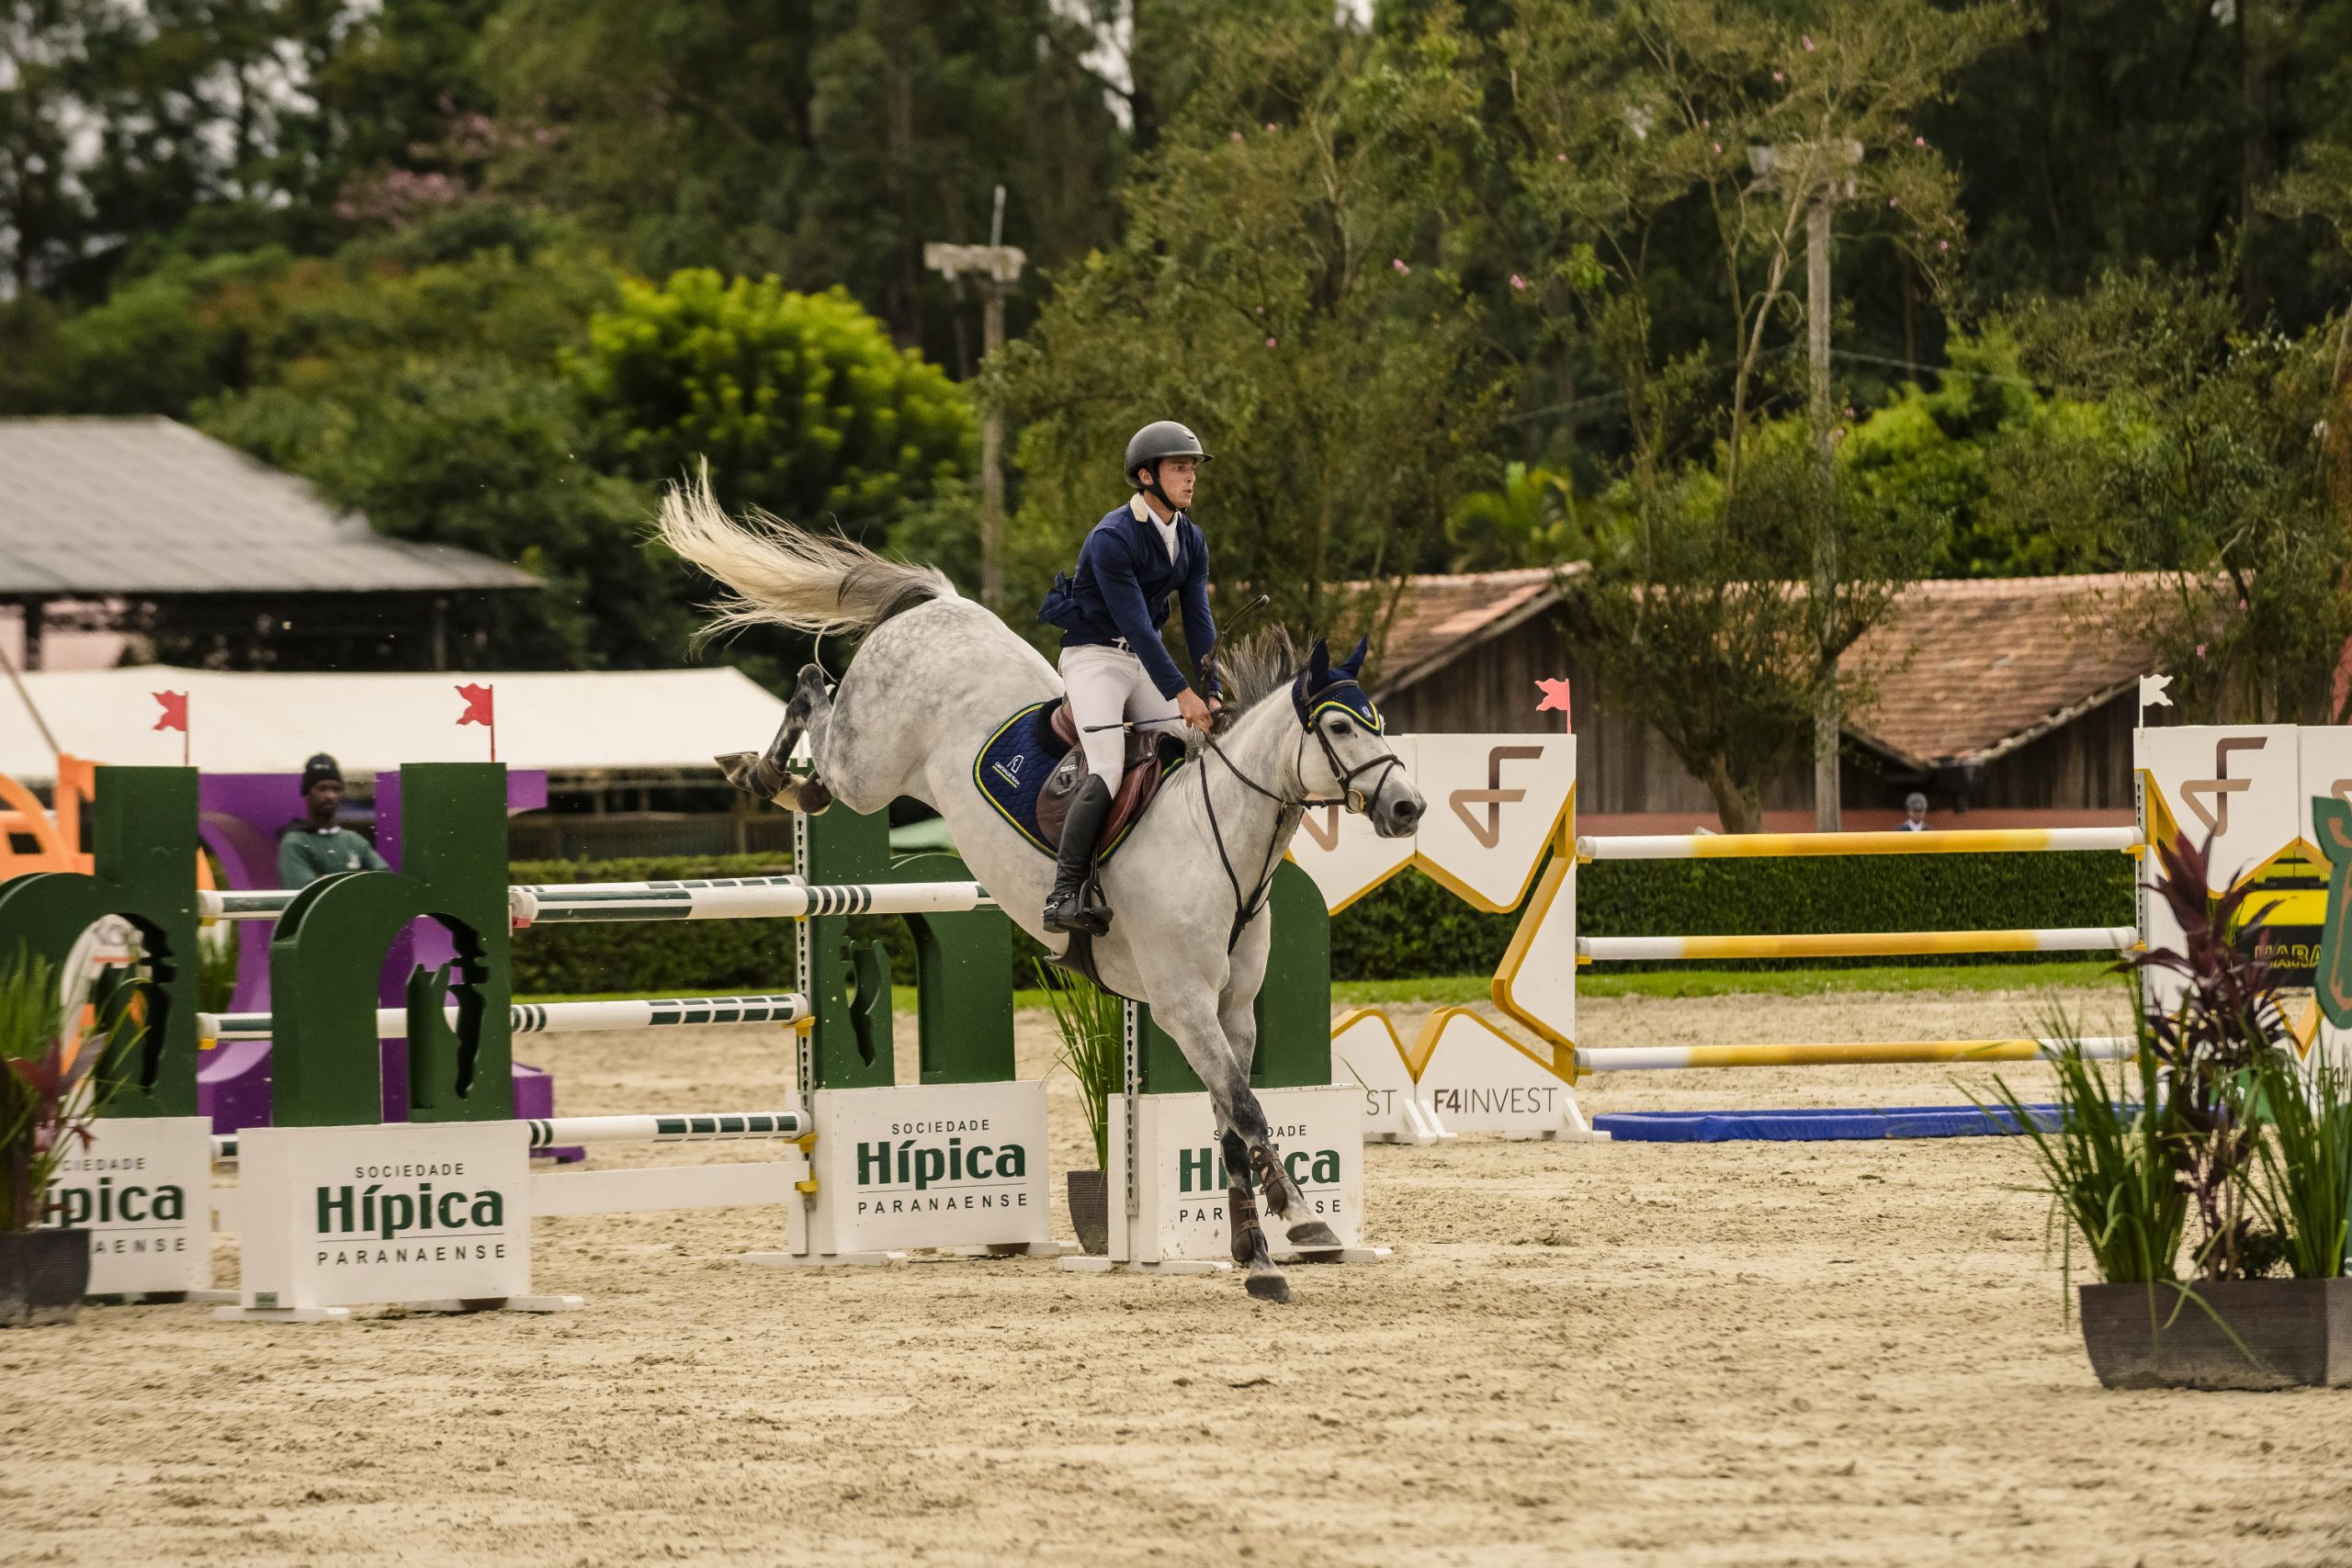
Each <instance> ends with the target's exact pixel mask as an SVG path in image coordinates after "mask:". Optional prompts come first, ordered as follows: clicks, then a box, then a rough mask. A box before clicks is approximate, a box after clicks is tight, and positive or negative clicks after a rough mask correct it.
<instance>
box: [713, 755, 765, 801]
mask: <svg viewBox="0 0 2352 1568" xmlns="http://www.w3.org/2000/svg"><path fill="white" fill-rule="evenodd" d="M712 761H716V762H717V763H718V771H719V772H720V773H724V774H726V775H727V782H728V783H729V784H733V785H734V786H735V787H736V788H737V789H740V790H741V791H742V792H743V793H744V794H745V795H757V796H758V797H759V798H760V799H762V800H765V799H766V798H767V793H766V792H764V791H763V790H761V789H760V788H759V787H758V785H757V784H755V783H754V782H753V780H752V774H753V773H754V772H755V771H756V770H757V769H758V767H759V765H760V753H759V752H757V751H729V752H728V753H726V754H725V755H724V756H720V757H715V758H713V759H712Z"/></svg>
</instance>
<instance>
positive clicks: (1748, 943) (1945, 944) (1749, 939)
mask: <svg viewBox="0 0 2352 1568" xmlns="http://www.w3.org/2000/svg"><path fill="white" fill-rule="evenodd" d="M1914 836H1915V837H1916V835H1914ZM2139 943H2140V933H2139V932H2138V931H2134V930H2132V929H2131V927H2130V926H2059V927H2052V928H2048V929H2043V930H2019V931H1838V932H1820V933H1815V934H1813V935H1804V936H1794V935H1770V936H1588V937H1578V938H1577V957H1578V958H1580V959H1583V960H1585V961H1587V962H1589V963H1593V964H1624V963H1630V962H1634V961H1636V960H1656V959H1677V958H1682V959H1689V958H1909V957H1916V956H1919V955H1922V954H1929V953H2117V952H2128V951H2130V950H2131V949H2132V948H2134V947H2137V946H2138V945H2139Z"/></svg>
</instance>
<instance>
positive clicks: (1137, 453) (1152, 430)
mask: <svg viewBox="0 0 2352 1568" xmlns="http://www.w3.org/2000/svg"><path fill="white" fill-rule="evenodd" d="M1162 457H1198V458H1199V459H1200V460H1201V461H1202V462H1204V463H1205V462H1207V461H1209V455H1208V454H1207V453H1206V452H1204V451H1203V450H1201V438H1200V437H1199V436H1197V435H1195V434H1193V433H1192V431H1190V430H1189V429H1187V428H1185V427H1184V426H1183V425H1181V424H1179V423H1176V422H1175V421H1174V420H1172V419H1156V420H1153V421H1152V422H1151V423H1149V424H1147V425H1145V426H1144V427H1143V428H1142V429H1141V430H1138V431H1136V433H1135V434H1133V435H1130V436H1128V437H1127V466H1126V467H1125V468H1124V469H1122V470H1120V475H1119V477H1120V479H1122V480H1124V481H1125V483H1127V484H1133V483H1135V482H1136V469H1137V468H1147V467H1148V468H1150V469H1151V481H1150V483H1151V489H1152V490H1153V491H1158V490H1159V460H1160V459H1161V458H1162ZM1160 499H1161V500H1162V501H1165V500H1167V499H1168V498H1167V497H1166V496H1161V497H1160Z"/></svg>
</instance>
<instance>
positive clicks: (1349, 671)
mask: <svg viewBox="0 0 2352 1568" xmlns="http://www.w3.org/2000/svg"><path fill="white" fill-rule="evenodd" d="M1371 650H1372V638H1370V637H1358V638H1356V650H1355V651H1354V652H1353V653H1351V654H1349V655H1348V656H1347V657H1346V658H1345V659H1342V660H1340V666H1339V668H1340V674H1342V675H1344V676H1346V677H1347V678H1348V679H1349V680H1351V681H1353V680H1356V679H1358V678H1359V677H1361V676H1362V675H1363V656H1364V655H1365V654H1366V653H1368V652H1370V651H1371Z"/></svg>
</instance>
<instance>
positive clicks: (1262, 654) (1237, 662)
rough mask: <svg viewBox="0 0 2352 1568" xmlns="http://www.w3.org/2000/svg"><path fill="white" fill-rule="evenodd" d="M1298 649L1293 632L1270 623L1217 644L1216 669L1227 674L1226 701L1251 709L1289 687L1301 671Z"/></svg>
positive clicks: (1237, 706) (1224, 674)
mask: <svg viewBox="0 0 2352 1568" xmlns="http://www.w3.org/2000/svg"><path fill="white" fill-rule="evenodd" d="M1299 664H1300V660H1299V657H1298V649H1297V648H1296V647H1295V646H1294V645H1293V644H1292V642H1291V640H1290V633H1289V632H1287V631H1285V630H1283V628H1282V627H1280V626H1267V627H1265V628H1263V629H1262V630H1260V631H1254V632H1250V633H1247V634H1245V635H1243V636H1241V637H1235V638H1233V639H1232V640H1231V641H1230V642H1222V643H1219V644H1218V645H1217V649H1216V667H1217V672H1218V673H1219V674H1221V675H1223V676H1224V677H1225V686H1226V692H1225V700H1226V701H1227V703H1228V704H1230V705H1232V706H1234V707H1235V708H1252V707H1255V706H1257V705H1259V704H1260V703H1261V702H1263V701H1265V700H1266V699H1267V698H1268V697H1271V696H1272V695H1273V694H1276V693H1277V692H1286V691H1288V690H1289V689H1290V683H1291V681H1292V679H1293V678H1294V677H1295V676H1296V675H1297V673H1298V671H1299Z"/></svg>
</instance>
